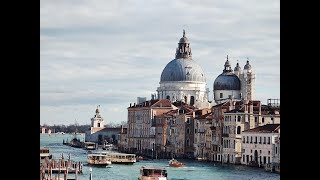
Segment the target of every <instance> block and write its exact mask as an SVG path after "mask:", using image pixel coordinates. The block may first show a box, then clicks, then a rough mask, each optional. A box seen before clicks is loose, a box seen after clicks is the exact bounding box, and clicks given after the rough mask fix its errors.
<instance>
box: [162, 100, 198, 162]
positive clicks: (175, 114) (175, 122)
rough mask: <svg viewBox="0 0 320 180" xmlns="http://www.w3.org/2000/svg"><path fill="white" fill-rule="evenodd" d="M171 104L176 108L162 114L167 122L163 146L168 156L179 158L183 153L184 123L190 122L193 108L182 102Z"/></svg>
mask: <svg viewBox="0 0 320 180" xmlns="http://www.w3.org/2000/svg"><path fill="white" fill-rule="evenodd" d="M173 104H174V105H176V106H177V107H178V109H176V110H172V111H170V112H167V113H165V114H163V117H164V118H166V122H167V125H166V127H167V128H166V134H167V136H166V144H165V148H166V153H167V155H168V157H174V158H181V157H184V154H185V142H186V137H185V134H186V131H187V129H186V124H188V123H189V124H190V119H191V118H193V116H194V113H193V112H194V111H195V108H194V107H193V106H190V105H188V104H185V103H183V102H175V103H173ZM189 131H190V130H189ZM157 135H158V133H157Z"/></svg>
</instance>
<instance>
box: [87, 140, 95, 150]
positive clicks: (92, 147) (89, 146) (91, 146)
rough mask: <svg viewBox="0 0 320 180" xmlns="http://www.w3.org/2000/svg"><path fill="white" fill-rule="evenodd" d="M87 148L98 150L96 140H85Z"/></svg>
mask: <svg viewBox="0 0 320 180" xmlns="http://www.w3.org/2000/svg"><path fill="white" fill-rule="evenodd" d="M84 149H85V150H96V143H94V142H84Z"/></svg>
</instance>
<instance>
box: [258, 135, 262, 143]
mask: <svg viewBox="0 0 320 180" xmlns="http://www.w3.org/2000/svg"><path fill="white" fill-rule="evenodd" d="M261 143H262V138H261V136H260V141H259V144H261Z"/></svg>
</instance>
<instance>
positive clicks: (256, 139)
mask: <svg viewBox="0 0 320 180" xmlns="http://www.w3.org/2000/svg"><path fill="white" fill-rule="evenodd" d="M257 142H258V137H257V136H255V141H254V143H255V144H257Z"/></svg>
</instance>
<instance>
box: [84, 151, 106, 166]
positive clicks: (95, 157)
mask: <svg viewBox="0 0 320 180" xmlns="http://www.w3.org/2000/svg"><path fill="white" fill-rule="evenodd" d="M87 158H88V159H87V163H88V165H93V166H108V165H110V164H111V160H110V159H109V158H108V157H107V156H106V155H104V154H96V153H93V154H88V155H87Z"/></svg>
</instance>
